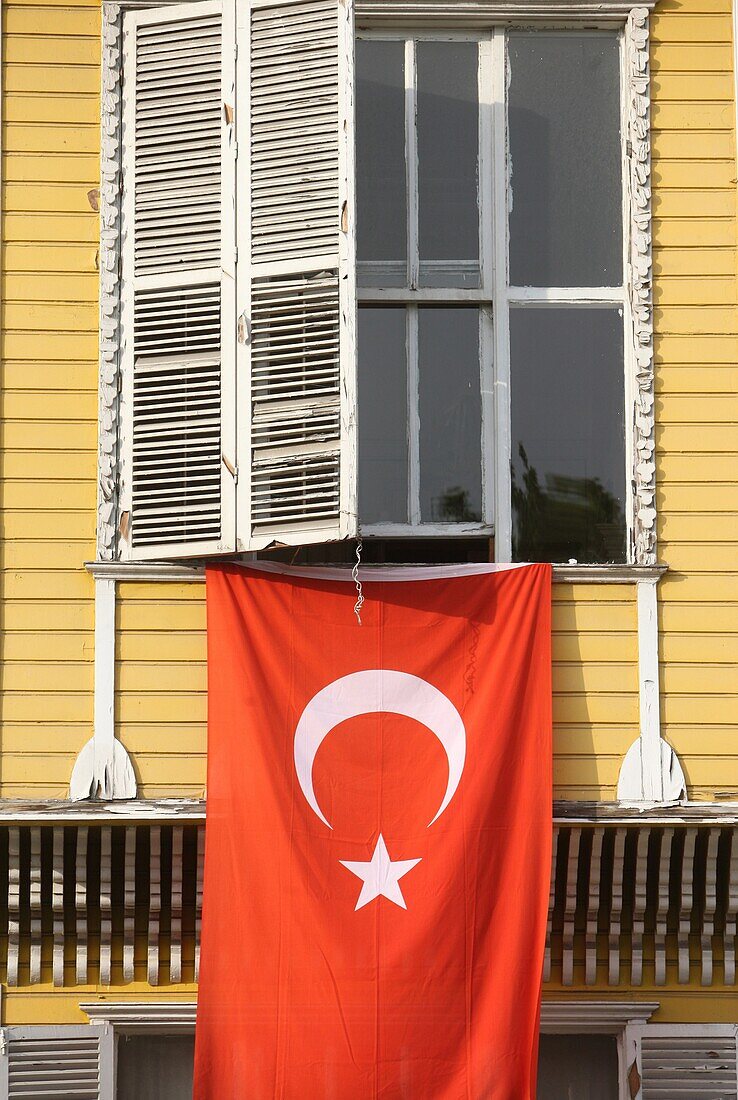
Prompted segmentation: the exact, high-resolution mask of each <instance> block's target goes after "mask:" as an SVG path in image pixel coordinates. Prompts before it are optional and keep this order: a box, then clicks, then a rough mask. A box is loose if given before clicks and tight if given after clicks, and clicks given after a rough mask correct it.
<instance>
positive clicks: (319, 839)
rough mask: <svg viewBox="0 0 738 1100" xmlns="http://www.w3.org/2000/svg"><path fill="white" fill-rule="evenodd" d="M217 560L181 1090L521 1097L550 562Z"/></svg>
mask: <svg viewBox="0 0 738 1100" xmlns="http://www.w3.org/2000/svg"><path fill="white" fill-rule="evenodd" d="M361 580H362V583H363V593H364V597H365V602H364V604H363V607H362V610H361V624H359V623H358V622H357V618H356V616H355V614H354V603H355V599H356V589H355V587H354V585H353V583H352V581H351V577H350V574H348V573H344V572H343V571H341V570H331V569H312V570H311V569H308V568H305V569H288V568H286V567H280V566H270V565H264V566H262V565H255V566H254V567H251V566H249V567H241V566H238V565H233V564H221V565H213V566H208V568H207V614H208V790H207V796H208V797H207V830H206V857H205V884H204V911H203V926H202V948H201V961H200V987H199V999H198V1016H197V1031H196V1051H195V1090H194V1097H195V1100H277V1098H279V1100H298V1098H299V1100H375V1098H376V1100H379V1098H382V1100H534V1097H535V1076H536V1073H535V1071H536V1062H537V1044H538V1040H537V1035H538V1015H539V1003H540V992H541V973H542V965H543V951H544V941H545V930H546V915H547V908H548V893H549V876H550V866H551V834H552V827H551V797H552V777H551V567H550V566H549V565H543V564H540V565H539V564H535V565H523V566H469V567H463V566H454V567H449V568H447V569H446V568H429V569H403V568H397V569H381V568H380V569H366V570H362V573H361Z"/></svg>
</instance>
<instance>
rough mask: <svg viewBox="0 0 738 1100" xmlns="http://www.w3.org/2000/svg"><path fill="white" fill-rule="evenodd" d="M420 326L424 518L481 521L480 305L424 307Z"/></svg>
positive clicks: (421, 460)
mask: <svg viewBox="0 0 738 1100" xmlns="http://www.w3.org/2000/svg"><path fill="white" fill-rule="evenodd" d="M418 326H419V331H418V397H419V406H420V515H421V520H422V522H423V523H454V522H467V523H469V522H473V521H476V522H479V521H480V520H481V518H482V400H481V391H480V380H479V313H478V311H477V310H476V309H421V310H419V311H418Z"/></svg>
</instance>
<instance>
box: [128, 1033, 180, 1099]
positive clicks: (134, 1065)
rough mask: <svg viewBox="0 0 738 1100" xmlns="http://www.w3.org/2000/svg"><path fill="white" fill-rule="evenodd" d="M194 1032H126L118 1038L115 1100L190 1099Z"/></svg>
mask: <svg viewBox="0 0 738 1100" xmlns="http://www.w3.org/2000/svg"><path fill="white" fill-rule="evenodd" d="M194 1060H195V1037H194V1035H127V1036H126V1035H124V1036H121V1038H120V1039H119V1040H118V1072H117V1087H116V1090H115V1094H116V1100H191V1098H192V1074H193V1065H194Z"/></svg>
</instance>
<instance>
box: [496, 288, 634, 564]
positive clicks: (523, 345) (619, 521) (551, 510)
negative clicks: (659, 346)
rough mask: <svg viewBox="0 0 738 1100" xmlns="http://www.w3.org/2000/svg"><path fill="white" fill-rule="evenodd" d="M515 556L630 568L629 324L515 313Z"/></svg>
mask: <svg viewBox="0 0 738 1100" xmlns="http://www.w3.org/2000/svg"><path fill="white" fill-rule="evenodd" d="M510 344H511V347H510V369H511V381H510V384H511V403H512V502H513V554H514V556H515V558H516V560H518V561H553V562H566V561H569V559H570V558H575V559H576V560H577V561H579V562H606V561H624V560H625V536H626V526H625V421H624V404H625V397H624V387H625V383H624V368H623V319H622V317H621V315H620V311H619V310H618V309H612V308H609V309H599V308H597V309H587V308H583V309H576V308H561V307H545V308H538V309H536V308H530V307H528V308H527V309H526V308H523V309H513V310H511V311H510Z"/></svg>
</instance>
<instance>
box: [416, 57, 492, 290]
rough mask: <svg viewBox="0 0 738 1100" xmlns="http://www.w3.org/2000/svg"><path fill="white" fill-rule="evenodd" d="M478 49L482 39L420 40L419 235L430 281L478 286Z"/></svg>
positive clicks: (424, 276) (423, 278)
mask: <svg viewBox="0 0 738 1100" xmlns="http://www.w3.org/2000/svg"><path fill="white" fill-rule="evenodd" d="M478 55H479V47H478V45H477V43H476V42H418V44H417V81H418V102H417V111H418V124H417V127H418V205H419V209H418V219H419V223H418V237H419V248H420V261H421V263H420V282H421V284H422V285H424V286H468V287H475V286H479V214H478V212H477V161H478V154H477V150H478V146H479V107H478V98H479V97H478V92H477V69H478ZM449 261H453V262H449Z"/></svg>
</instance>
